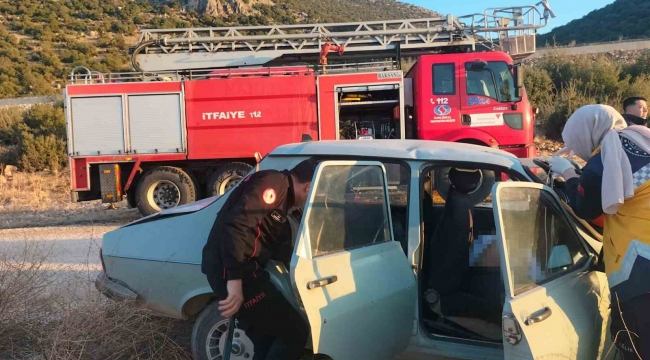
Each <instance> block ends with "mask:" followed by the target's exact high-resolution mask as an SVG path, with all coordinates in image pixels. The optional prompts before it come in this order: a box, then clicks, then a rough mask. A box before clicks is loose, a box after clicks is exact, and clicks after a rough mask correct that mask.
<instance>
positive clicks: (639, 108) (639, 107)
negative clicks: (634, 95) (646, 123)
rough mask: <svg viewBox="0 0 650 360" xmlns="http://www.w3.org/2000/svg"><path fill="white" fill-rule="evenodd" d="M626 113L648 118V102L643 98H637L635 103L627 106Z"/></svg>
mask: <svg viewBox="0 0 650 360" xmlns="http://www.w3.org/2000/svg"><path fill="white" fill-rule="evenodd" d="M625 113H627V114H630V115H634V116H638V117H640V118H643V119H646V118H647V117H648V104H647V103H646V102H645V101H643V100H637V102H636V103H634V105H632V106H630V107H628V108H627V110H626V111H625Z"/></svg>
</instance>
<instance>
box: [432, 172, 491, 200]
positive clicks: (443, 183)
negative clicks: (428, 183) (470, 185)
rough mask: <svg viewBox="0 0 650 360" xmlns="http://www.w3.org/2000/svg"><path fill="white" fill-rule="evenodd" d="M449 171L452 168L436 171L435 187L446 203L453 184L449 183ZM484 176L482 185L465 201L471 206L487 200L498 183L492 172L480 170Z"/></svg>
mask: <svg viewBox="0 0 650 360" xmlns="http://www.w3.org/2000/svg"><path fill="white" fill-rule="evenodd" d="M449 170H451V167H445V168H439V169H437V170H436V171H435V175H434V187H435V189H436V190H437V191H438V194H440V196H441V197H442V198H443V199H444V200H445V201H446V200H447V193H448V192H449V187H450V186H451V183H450V182H449ZM480 171H481V175H482V180H481V185H480V186H479V187H478V189H476V190H475V191H474V192H472V193H470V194H468V195H467V196H466V197H465V198H464V199H463V200H464V201H466V202H467V203H469V204H473V205H474V204H478V203H480V202H481V201H483V200H485V199H486V198H487V197H488V196H489V195H490V193H491V192H492V186H493V185H494V183H495V181H496V176H495V174H494V171H492V170H484V169H482V170H480Z"/></svg>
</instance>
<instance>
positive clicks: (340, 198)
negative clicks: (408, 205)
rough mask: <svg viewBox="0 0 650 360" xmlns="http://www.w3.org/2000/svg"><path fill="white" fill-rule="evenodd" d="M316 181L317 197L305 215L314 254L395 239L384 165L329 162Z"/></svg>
mask: <svg viewBox="0 0 650 360" xmlns="http://www.w3.org/2000/svg"><path fill="white" fill-rule="evenodd" d="M315 185H316V187H315V189H314V192H315V197H314V200H313V202H312V203H311V209H310V210H309V212H308V214H307V218H306V219H305V221H306V224H307V229H308V231H309V237H310V241H311V248H312V256H314V257H317V256H322V255H326V254H331V253H335V252H341V251H346V250H351V249H355V248H358V247H362V246H368V245H373V244H379V243H384V242H387V241H390V240H391V239H392V237H391V233H390V224H389V218H388V211H389V209H388V201H387V199H386V196H385V189H386V183H385V181H384V174H383V171H382V168H381V167H380V166H376V165H328V166H325V167H324V168H323V170H322V172H321V174H320V177H319V178H318V179H317V182H316V184H315Z"/></svg>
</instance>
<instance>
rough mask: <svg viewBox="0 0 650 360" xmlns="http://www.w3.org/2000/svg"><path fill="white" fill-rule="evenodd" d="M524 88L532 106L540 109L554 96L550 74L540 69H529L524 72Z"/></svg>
mask: <svg viewBox="0 0 650 360" xmlns="http://www.w3.org/2000/svg"><path fill="white" fill-rule="evenodd" d="M524 86H525V88H526V94H527V95H528V99H529V100H530V102H531V104H532V105H533V106H535V107H539V106H540V105H541V104H543V103H546V102H548V101H549V99H550V98H551V97H552V96H553V80H552V79H551V76H550V75H549V74H548V72H547V71H546V70H544V69H542V68H539V67H527V68H526V69H525V72H524Z"/></svg>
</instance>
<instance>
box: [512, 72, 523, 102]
mask: <svg viewBox="0 0 650 360" xmlns="http://www.w3.org/2000/svg"><path fill="white" fill-rule="evenodd" d="M514 72H515V97H516V98H517V99H522V98H523V97H524V76H525V75H524V68H523V67H521V65H515V69H514ZM520 101H521V100H520Z"/></svg>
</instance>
